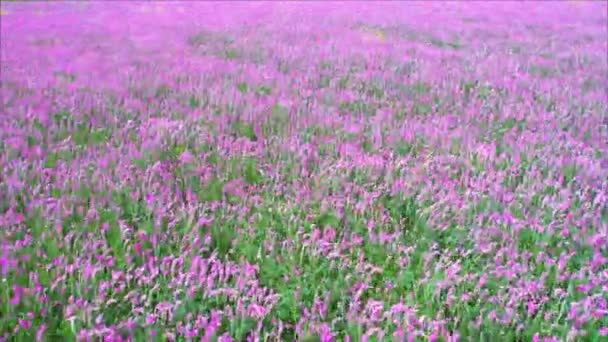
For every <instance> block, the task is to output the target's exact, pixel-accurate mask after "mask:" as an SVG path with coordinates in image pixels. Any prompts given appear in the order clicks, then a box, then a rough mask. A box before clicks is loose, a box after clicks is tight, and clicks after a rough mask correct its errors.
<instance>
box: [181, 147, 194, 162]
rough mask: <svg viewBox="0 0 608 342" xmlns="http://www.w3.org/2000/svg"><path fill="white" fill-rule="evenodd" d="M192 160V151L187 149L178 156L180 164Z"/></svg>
mask: <svg viewBox="0 0 608 342" xmlns="http://www.w3.org/2000/svg"><path fill="white" fill-rule="evenodd" d="M193 160H194V156H193V155H192V153H191V152H190V151H188V150H186V151H184V152H183V153H182V154H181V155H180V156H179V161H180V163H182V164H189V163H191V162H192V161H193Z"/></svg>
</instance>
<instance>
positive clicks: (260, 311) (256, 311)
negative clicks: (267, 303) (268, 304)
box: [249, 304, 269, 319]
mask: <svg viewBox="0 0 608 342" xmlns="http://www.w3.org/2000/svg"><path fill="white" fill-rule="evenodd" d="M268 311H269V310H268V309H267V308H265V307H263V306H261V305H258V304H251V305H250V306H249V315H251V317H254V318H258V319H261V318H264V316H266V315H267V314H268Z"/></svg>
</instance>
